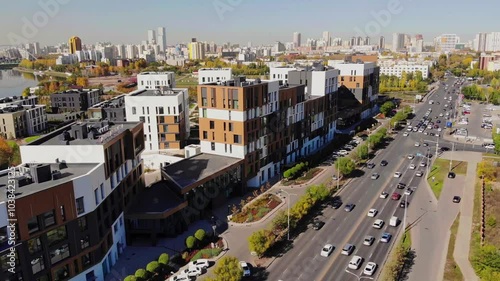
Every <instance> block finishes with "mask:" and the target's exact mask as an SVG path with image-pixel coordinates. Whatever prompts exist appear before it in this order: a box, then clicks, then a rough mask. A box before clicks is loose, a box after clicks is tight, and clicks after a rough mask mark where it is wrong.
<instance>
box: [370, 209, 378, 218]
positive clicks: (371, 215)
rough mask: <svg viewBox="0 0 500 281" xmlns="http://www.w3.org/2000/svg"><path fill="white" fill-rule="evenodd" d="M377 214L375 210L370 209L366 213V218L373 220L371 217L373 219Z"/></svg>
mask: <svg viewBox="0 0 500 281" xmlns="http://www.w3.org/2000/svg"><path fill="white" fill-rule="evenodd" d="M377 213H378V211H377V209H370V210H369V211H368V216H369V217H371V218H373V217H375V216H376V215H377Z"/></svg>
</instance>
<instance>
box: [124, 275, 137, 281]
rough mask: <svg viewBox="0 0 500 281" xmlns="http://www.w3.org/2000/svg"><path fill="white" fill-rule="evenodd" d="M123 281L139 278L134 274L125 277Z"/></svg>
mask: <svg viewBox="0 0 500 281" xmlns="http://www.w3.org/2000/svg"><path fill="white" fill-rule="evenodd" d="M123 281H137V278H136V277H135V276H134V275H129V276H127V277H125V279H123Z"/></svg>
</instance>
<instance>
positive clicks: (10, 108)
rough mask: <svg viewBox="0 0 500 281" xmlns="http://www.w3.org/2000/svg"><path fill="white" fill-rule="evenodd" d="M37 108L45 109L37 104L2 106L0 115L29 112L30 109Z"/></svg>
mask: <svg viewBox="0 0 500 281" xmlns="http://www.w3.org/2000/svg"><path fill="white" fill-rule="evenodd" d="M38 107H45V105H43V104H37V105H19V104H18V105H8V106H4V107H2V108H1V109H0V114H4V113H7V114H8V113H14V112H18V111H23V110H29V109H32V108H38Z"/></svg>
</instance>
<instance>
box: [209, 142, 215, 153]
mask: <svg viewBox="0 0 500 281" xmlns="http://www.w3.org/2000/svg"><path fill="white" fill-rule="evenodd" d="M210 146H211V148H212V151H214V150H215V142H212V143H211V145H210Z"/></svg>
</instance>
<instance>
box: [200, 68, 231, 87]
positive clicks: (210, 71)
mask: <svg viewBox="0 0 500 281" xmlns="http://www.w3.org/2000/svg"><path fill="white" fill-rule="evenodd" d="M232 78H233V70H232V69H231V68H201V69H200V70H198V84H206V83H214V82H224V81H227V80H231V79H232Z"/></svg>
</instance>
